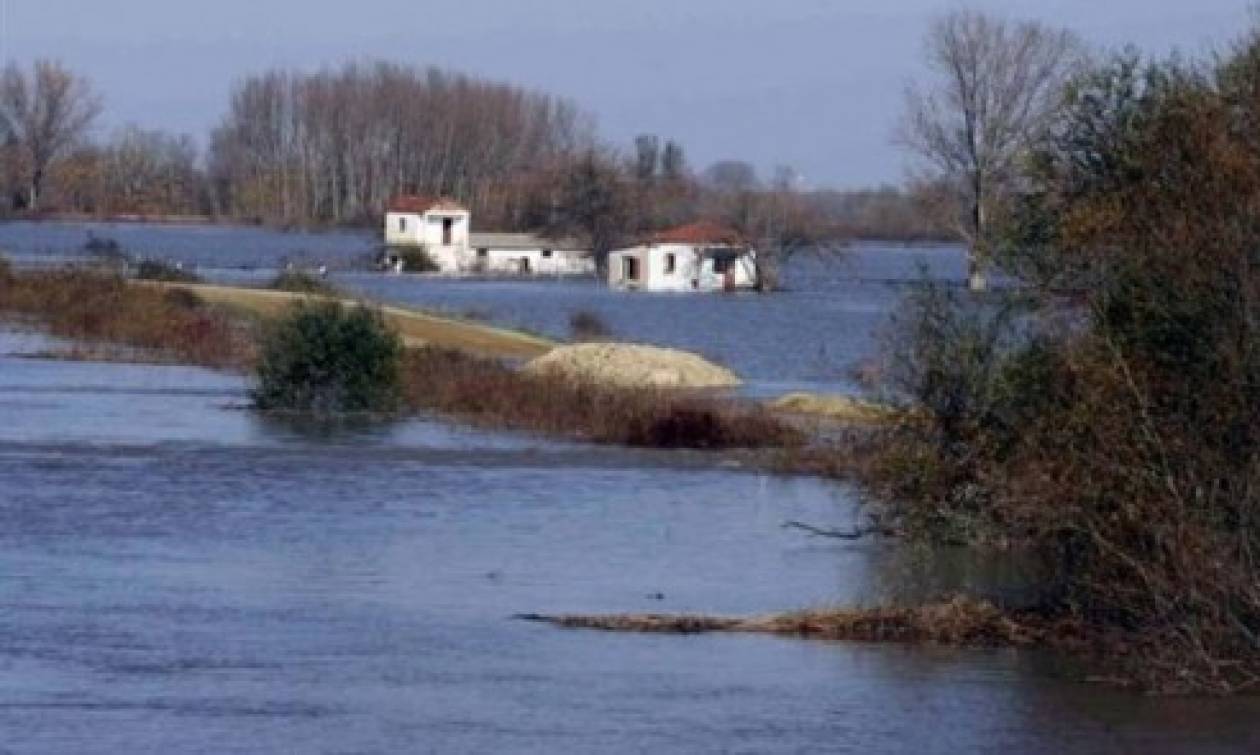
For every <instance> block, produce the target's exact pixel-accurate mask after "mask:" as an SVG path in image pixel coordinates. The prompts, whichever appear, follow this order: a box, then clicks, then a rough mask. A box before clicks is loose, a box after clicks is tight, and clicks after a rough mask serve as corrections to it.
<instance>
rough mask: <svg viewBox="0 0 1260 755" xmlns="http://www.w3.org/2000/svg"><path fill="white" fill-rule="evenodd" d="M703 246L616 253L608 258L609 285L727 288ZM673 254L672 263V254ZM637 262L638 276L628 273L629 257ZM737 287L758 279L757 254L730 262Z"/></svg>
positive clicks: (640, 248) (649, 288) (658, 246)
mask: <svg viewBox="0 0 1260 755" xmlns="http://www.w3.org/2000/svg"><path fill="white" fill-rule="evenodd" d="M703 249H704V247H699V246H694V245H689V244H653V245H651V246H637V247H632V248H630V249H623V250H620V251H617V252H613V253H612V254H611V255H609V258H608V284H609V285H610V286H612V287H613V288H620V289H626V290H641V291H724V290H726V275H725V274H724V273H719V272H717V271H716V270H715V265H714V260H713V259H712V258H711V257H708V256H705V255H703ZM671 256H672V257H673V265H672V266H671V264H670V257H671ZM627 259H633V260H636V261H637V265H638V271H637V272H638V277H637V278H636V279H633V280H632V279H629V278H627V276H626V272H627V268H626V260H627ZM731 265H732V266H731V273H732V277H733V282H734V284H735V287H736V288H750V287H752V286H753V285H755V284H756V282H757V266H756V256H755V254H754V253H752V252H748V253H745V254H743V255H741V256H740V257H738V258H737V259H736V260H734V261H733V262H732V263H731Z"/></svg>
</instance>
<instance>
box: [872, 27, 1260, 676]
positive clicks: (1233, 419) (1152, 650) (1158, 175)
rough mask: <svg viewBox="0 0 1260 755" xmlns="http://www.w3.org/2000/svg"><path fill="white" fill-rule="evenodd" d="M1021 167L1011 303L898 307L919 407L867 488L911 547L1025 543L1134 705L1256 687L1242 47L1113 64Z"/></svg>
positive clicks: (1078, 84)
mask: <svg viewBox="0 0 1260 755" xmlns="http://www.w3.org/2000/svg"><path fill="white" fill-rule="evenodd" d="M1065 97H1066V107H1065V108H1063V110H1062V114H1061V115H1060V116H1058V117H1057V118H1056V119H1055V120H1054V121H1053V122H1051V123H1050V124H1049V125H1048V127H1047V128H1046V129H1045V130H1044V131H1043V132H1042V133H1041V134H1040V135H1039V140H1038V142H1037V144H1036V147H1035V149H1032V150H1031V151H1029V152H1028V153H1026V154H1025V156H1024V158H1023V170H1022V175H1021V184H1022V187H1023V190H1022V191H1021V192H1020V193H1019V194H1018V195H1017V196H1016V197H1015V199H1014V206H1013V207H1012V210H1011V215H1010V220H1009V221H1008V223H1007V225H1006V227H1005V228H1004V231H1005V233H1004V237H1005V241H1004V243H1003V244H1002V259H1001V262H1002V264H1003V267H1004V268H1005V271H1006V272H1007V273H1009V274H1011V275H1013V276H1014V277H1015V279H1016V281H1017V283H1019V284H1021V285H1018V286H1016V288H1017V289H1018V292H1019V293H1018V296H1019V301H1015V300H1014V298H1013V297H1014V296H1015V294H1010V293H1008V294H994V295H990V296H988V297H981V298H977V297H970V296H960V295H957V294H953V293H950V292H943V291H941V290H928V291H926V292H920V293H919V294H918V295H917V300H915V301H912V302H911V306H909V307H908V308H907V309H906V311H905V314H904V315H903V317H902V318H901V322H900V324H899V326H898V328H897V329H896V331H895V336H894V338H893V339H892V346H893V348H892V349H891V354H892V359H891V361H890V364H891V371H890V375H891V377H892V381H893V383H894V386H895V388H896V389H897V390H898V391H899V392H900V393H901V394H902V395H904V396H907V397H909V398H911V399H913V400H914V401H915V403H916V404H917V405H918V406H919V407H920V411H919V412H918V413H916V414H915V415H914V416H915V419H914V420H912V421H907V422H906V423H905V424H904V426H902V427H901V428H900V429H899V430H897V431H896V432H895V433H893V436H892V438H891V440H890V442H889V444H888V445H887V446H886V447H885V448H884V450H883V454H882V456H881V459H880V462H879V463H878V464H877V465H876V467H875V470H874V472H873V475H874V478H873V482H874V483H875V484H876V486H877V487H879V488H881V489H882V492H883V493H884V494H885V496H886V497H887V499H888V500H895V501H900V502H901V503H898V504H895V505H894V510H893V512H892V513H893V514H894V515H895V516H898V517H899V518H900V521H901V523H902V525H903V528H904V529H905V530H906V531H907V532H908V533H910V534H917V535H919V536H921V537H924V538H929V539H932V538H935V539H948V540H955V541H957V540H963V541H967V542H970V543H984V544H988V545H1000V546H1003V547H1009V546H1012V545H1017V546H1023V547H1027V548H1028V549H1029V550H1031V551H1032V552H1034V553H1037V554H1039V555H1040V556H1041V558H1042V560H1043V562H1044V564H1045V565H1046V566H1047V567H1048V572H1049V573H1050V574H1051V575H1052V576H1051V579H1050V580H1049V584H1048V585H1047V587H1046V590H1045V594H1044V605H1043V608H1044V609H1045V610H1046V612H1047V613H1048V614H1050V615H1053V616H1057V617H1061V618H1065V619H1069V620H1071V621H1072V622H1074V623H1075V624H1076V625H1078V626H1081V627H1084V628H1086V631H1087V635H1088V636H1089V637H1090V638H1092V641H1091V645H1092V647H1093V648H1094V649H1095V650H1097V651H1098V652H1099V654H1100V655H1102V656H1105V657H1107V659H1108V660H1109V662H1111V663H1115V664H1117V665H1118V666H1119V668H1118V669H1117V671H1118V672H1119V673H1122V674H1123V675H1124V677H1125V678H1127V679H1129V680H1131V681H1133V682H1134V683H1137V684H1140V685H1142V686H1144V687H1146V688H1148V689H1155V690H1161V691H1174V692H1186V691H1199V692H1203V691H1206V692H1213V693H1226V692H1235V691H1241V690H1246V689H1249V688H1252V687H1254V686H1255V685H1256V684H1257V683H1258V682H1260V561H1257V557H1258V556H1260V527H1257V524H1258V523H1260V339H1258V337H1257V336H1258V335H1260V331H1258V328H1260V34H1256V35H1253V36H1252V37H1250V38H1249V39H1247V40H1245V41H1244V42H1243V43H1240V44H1239V45H1238V46H1237V47H1236V48H1235V49H1234V50H1233V51H1232V52H1231V54H1229V55H1228V56H1224V57H1223V58H1221V59H1219V60H1216V61H1213V62H1212V63H1210V64H1209V63H1198V64H1195V63H1186V62H1181V61H1170V62H1156V63H1151V62H1144V61H1143V60H1141V59H1140V58H1139V57H1138V56H1137V55H1136V54H1133V53H1126V54H1124V55H1121V56H1119V57H1117V58H1115V59H1112V60H1111V61H1109V62H1107V63H1104V64H1101V65H1099V66H1097V67H1095V68H1094V69H1093V70H1092V71H1090V72H1087V73H1085V74H1083V75H1081V76H1080V77H1078V78H1076V79H1075V80H1073V82H1072V83H1071V84H1070V85H1069V86H1068V87H1067V89H1066V93H1065Z"/></svg>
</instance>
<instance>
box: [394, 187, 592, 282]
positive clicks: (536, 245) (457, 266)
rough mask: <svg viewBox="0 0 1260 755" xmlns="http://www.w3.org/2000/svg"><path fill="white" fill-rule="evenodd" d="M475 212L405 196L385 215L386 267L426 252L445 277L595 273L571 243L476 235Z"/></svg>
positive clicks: (524, 235)
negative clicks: (413, 253)
mask: <svg viewBox="0 0 1260 755" xmlns="http://www.w3.org/2000/svg"><path fill="white" fill-rule="evenodd" d="M471 226H472V214H471V213H470V212H469V211H468V209H467V208H465V207H463V206H462V205H460V204H459V203H458V202H455V201H453V200H450V199H444V198H441V197H426V196H417V195H410V196H401V197H396V198H395V199H394V200H393V201H391V202H390V203H389V207H388V209H387V211H386V213H385V246H386V247H387V248H388V251H386V253H385V255H384V260H383V261H384V263H385V264H386V266H388V267H392V268H394V269H401V264H402V263H401V260H402V259H403V258H404V257H405V255H404V254H403V253H402V250H405V249H423V250H424V251H425V253H426V254H427V255H428V257H429V258H430V259H431V260H432V261H433V262H434V264H436V265H437V267H438V271H439V272H442V273H446V274H466V275H476V274H502V275H509V274H510V275H590V274H593V273H594V271H595V261H594V257H593V256H592V255H591V252H590V251H589V250H585V249H581V248H579V245H578V244H576V243H574V242H573V241H571V240H562V239H546V238H543V237H540V236H536V235H534V234H529V233H472V232H471Z"/></svg>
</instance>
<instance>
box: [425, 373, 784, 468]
mask: <svg viewBox="0 0 1260 755" xmlns="http://www.w3.org/2000/svg"><path fill="white" fill-rule="evenodd" d="M403 382H404V386H405V396H406V400H407V403H408V404H409V405H410V406H412V407H413V408H415V409H417V410H422V411H433V412H439V413H442V414H450V415H454V416H457V417H460V418H463V419H465V420H467V421H469V422H472V423H474V424H478V425H482V426H487V427H501V428H509V429H515V430H525V431H529V432H535V433H541V434H545V435H554V436H560V437H569V438H574V439H578V440H586V441H592V442H596V443H615V444H621V445H627V446H643V447H650V448H702V449H730V448H766V447H785V446H795V445H799V444H801V443H802V442H803V441H804V437H803V436H802V435H801V433H800V432H798V431H797V430H795V429H794V428H793V427H791V426H790V425H788V424H787V423H785V422H783V421H782V420H780V419H778V418H777V417H775V416H773V415H771V414H770V413H769V412H767V411H765V410H764V409H762V408H760V407H756V406H746V405H742V404H737V403H735V402H733V401H729V400H722V399H717V398H710V397H705V396H699V395H691V394H686V393H680V392H678V391H667V390H662V389H651V388H639V389H629V388H619V387H615V386H610V385H604V384H600V383H596V382H594V381H591V380H583V379H580V378H573V377H567V376H564V375H559V374H551V373H547V374H530V373H524V372H521V371H519V370H515V369H513V368H511V367H508V366H506V365H504V364H503V363H502V362H498V361H493V360H488V359H481V358H478V357H473V356H468V355H466V354H461V353H459V352H456V351H450V350H438V349H421V350H416V351H412V352H410V353H408V354H407V356H406V359H405V361H404V369H403Z"/></svg>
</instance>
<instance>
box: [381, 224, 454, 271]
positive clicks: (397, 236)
mask: <svg viewBox="0 0 1260 755" xmlns="http://www.w3.org/2000/svg"><path fill="white" fill-rule="evenodd" d="M470 218H471V215H470V213H469V212H467V211H466V210H432V211H430V212H427V213H425V214H423V215H420V214H417V213H402V212H388V213H386V214H385V244H386V246H422V247H424V248H425V250H426V251H428V253H429V256H430V257H432V258H433V261H434V262H436V263H437V265H438V267H439V268H441V270H442V272H444V273H456V272H460V271H461V270H463V269H465V268H466V267H468V266H469V265H470V264H471V262H472V260H471V256H470V254H469V249H468V232H469V226H470V225H471V222H470ZM447 220H450V222H451V234H450V243H449V244H447V243H444V242H445V241H446V239H445V232H444V231H445V223H446V221H447Z"/></svg>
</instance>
